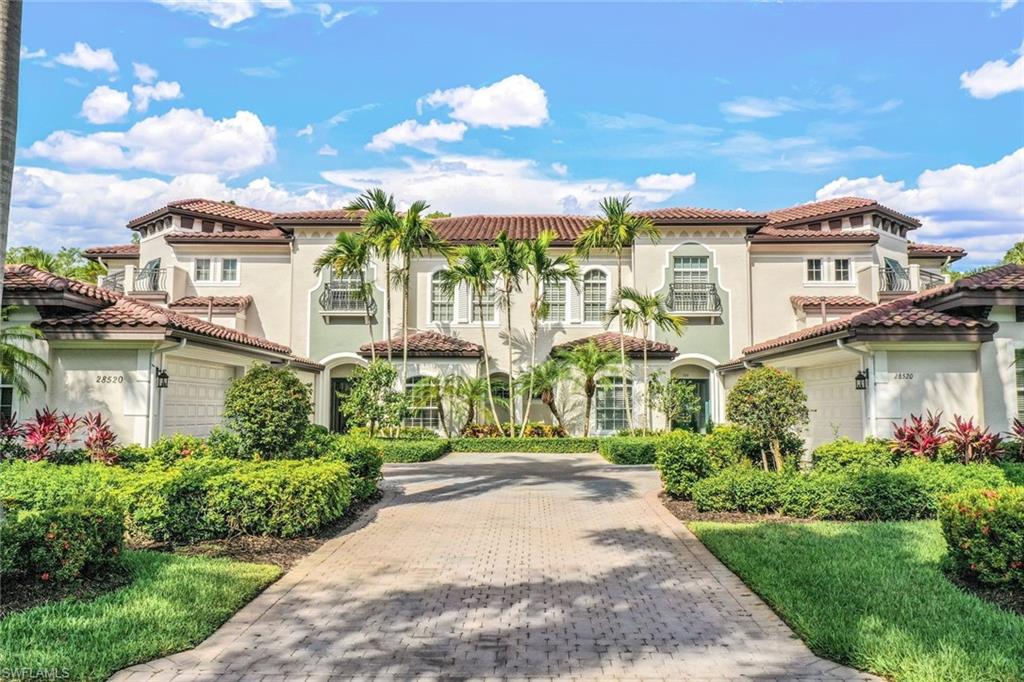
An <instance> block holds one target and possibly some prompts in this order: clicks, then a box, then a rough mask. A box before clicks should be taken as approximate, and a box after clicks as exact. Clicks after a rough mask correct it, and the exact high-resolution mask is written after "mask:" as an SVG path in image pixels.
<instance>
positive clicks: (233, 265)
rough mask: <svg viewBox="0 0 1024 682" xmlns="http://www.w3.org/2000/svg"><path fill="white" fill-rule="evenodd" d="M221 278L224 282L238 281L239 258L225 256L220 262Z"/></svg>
mask: <svg viewBox="0 0 1024 682" xmlns="http://www.w3.org/2000/svg"><path fill="white" fill-rule="evenodd" d="M220 272H221V275H220V279H221V281H222V282H237V281H238V259H237V258H225V259H224V260H223V261H221V264H220Z"/></svg>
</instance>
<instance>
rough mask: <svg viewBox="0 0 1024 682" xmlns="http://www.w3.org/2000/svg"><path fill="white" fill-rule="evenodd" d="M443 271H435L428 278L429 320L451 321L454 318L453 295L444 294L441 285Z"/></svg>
mask: <svg viewBox="0 0 1024 682" xmlns="http://www.w3.org/2000/svg"><path fill="white" fill-rule="evenodd" d="M442 277H444V271H441V270H439V271H437V272H435V273H434V274H433V275H432V276H431V278H430V321H431V322H452V321H453V320H454V319H455V297H454V296H452V295H450V294H449V295H446V294H445V291H444V287H443V286H441V278H442Z"/></svg>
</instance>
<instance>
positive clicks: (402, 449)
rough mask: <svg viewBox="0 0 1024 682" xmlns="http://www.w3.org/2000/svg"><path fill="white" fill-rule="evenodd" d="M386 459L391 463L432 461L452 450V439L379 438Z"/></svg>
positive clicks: (378, 442)
mask: <svg viewBox="0 0 1024 682" xmlns="http://www.w3.org/2000/svg"><path fill="white" fill-rule="evenodd" d="M376 442H377V444H378V445H380V447H381V449H382V451H383V454H384V461H385V462H390V463H412V462H430V461H432V460H435V459H438V458H439V457H444V456H445V455H447V454H448V453H449V452H451V449H452V448H451V443H450V441H447V440H444V439H437V440H404V439H395V440H378V441H376Z"/></svg>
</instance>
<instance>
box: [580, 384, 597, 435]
mask: <svg viewBox="0 0 1024 682" xmlns="http://www.w3.org/2000/svg"><path fill="white" fill-rule="evenodd" d="M595 389H596V386H595V385H594V381H593V380H592V379H587V383H586V385H585V386H584V387H583V394H584V395H585V396H586V400H585V402H584V408H583V437H584V438H586V437H587V436H589V435H590V408H591V404H592V403H593V400H594V390H595Z"/></svg>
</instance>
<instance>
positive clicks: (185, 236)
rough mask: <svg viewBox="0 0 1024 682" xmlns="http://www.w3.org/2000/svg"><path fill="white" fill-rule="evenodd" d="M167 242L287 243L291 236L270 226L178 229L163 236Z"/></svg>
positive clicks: (289, 241)
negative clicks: (239, 228) (257, 227)
mask: <svg viewBox="0 0 1024 682" xmlns="http://www.w3.org/2000/svg"><path fill="white" fill-rule="evenodd" d="M164 241H166V242H167V243H168V244H191V243H202V244H218V243H221V244H240V243H241V244H245V243H249V244H289V243H291V236H290V235H288V234H287V233H286V232H284V231H283V230H281V229H279V228H276V227H271V228H269V229H265V230H236V231H235V232H192V231H189V230H178V231H176V232H168V233H167V234H166V235H165V236H164Z"/></svg>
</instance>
